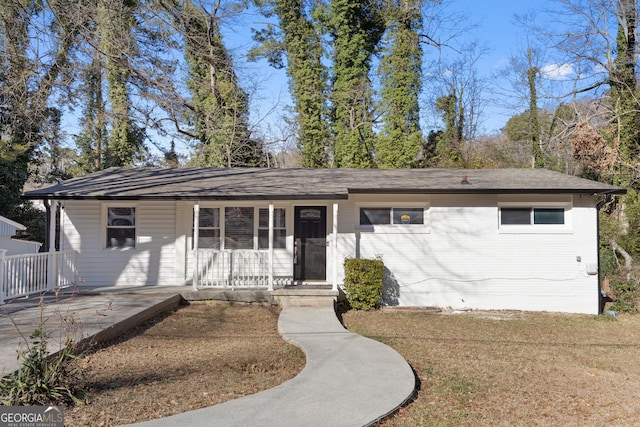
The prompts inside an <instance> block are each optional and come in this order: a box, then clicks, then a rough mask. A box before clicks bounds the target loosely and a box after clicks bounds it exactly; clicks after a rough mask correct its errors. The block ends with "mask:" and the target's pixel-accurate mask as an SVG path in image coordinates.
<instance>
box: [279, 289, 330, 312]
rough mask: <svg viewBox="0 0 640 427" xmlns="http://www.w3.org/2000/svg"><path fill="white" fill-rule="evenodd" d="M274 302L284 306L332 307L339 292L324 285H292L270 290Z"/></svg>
mask: <svg viewBox="0 0 640 427" xmlns="http://www.w3.org/2000/svg"><path fill="white" fill-rule="evenodd" d="M272 296H273V298H274V299H275V300H276V302H277V303H278V304H279V305H280V306H282V307H283V308H286V307H333V306H334V305H335V303H336V301H337V300H338V296H339V292H338V291H334V290H332V289H331V287H330V286H329V287H325V286H292V287H285V288H282V289H278V290H275V291H273V292H272Z"/></svg>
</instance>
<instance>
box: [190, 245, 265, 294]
mask: <svg viewBox="0 0 640 427" xmlns="http://www.w3.org/2000/svg"><path fill="white" fill-rule="evenodd" d="M195 255H196V257H197V259H196V263H195V265H196V266H197V267H196V268H195V271H194V283H195V284H196V286H197V287H198V288H241V287H251V288H268V286H269V252H268V251H252V250H233V251H220V250H216V249H198V250H197V251H195Z"/></svg>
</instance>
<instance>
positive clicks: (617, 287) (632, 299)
mask: <svg viewBox="0 0 640 427" xmlns="http://www.w3.org/2000/svg"><path fill="white" fill-rule="evenodd" d="M609 288H610V289H611V292H612V293H613V295H612V296H613V300H614V302H613V303H612V304H611V307H609V308H610V309H611V310H614V311H619V312H621V313H636V312H638V296H639V295H638V284H637V283H635V282H621V281H617V280H610V281H609Z"/></svg>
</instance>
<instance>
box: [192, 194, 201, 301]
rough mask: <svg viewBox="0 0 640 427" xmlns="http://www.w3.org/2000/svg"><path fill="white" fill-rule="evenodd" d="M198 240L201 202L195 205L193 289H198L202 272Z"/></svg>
mask: <svg viewBox="0 0 640 427" xmlns="http://www.w3.org/2000/svg"><path fill="white" fill-rule="evenodd" d="M198 240H200V202H196V203H195V204H194V205H193V256H194V260H193V265H194V268H193V280H192V283H193V290H194V291H197V290H198V274H199V272H200V261H199V255H198Z"/></svg>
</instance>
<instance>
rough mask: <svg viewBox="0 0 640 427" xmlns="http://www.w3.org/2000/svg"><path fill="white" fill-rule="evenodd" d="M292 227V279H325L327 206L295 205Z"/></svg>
mask: <svg viewBox="0 0 640 427" xmlns="http://www.w3.org/2000/svg"><path fill="white" fill-rule="evenodd" d="M293 228H294V230H293V234H294V257H293V262H294V265H293V278H294V280H326V278H327V276H326V274H327V273H326V271H327V267H326V266H327V207H326V206H296V208H295V222H294V227H293Z"/></svg>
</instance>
